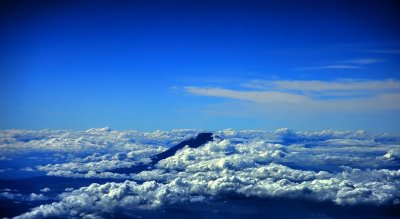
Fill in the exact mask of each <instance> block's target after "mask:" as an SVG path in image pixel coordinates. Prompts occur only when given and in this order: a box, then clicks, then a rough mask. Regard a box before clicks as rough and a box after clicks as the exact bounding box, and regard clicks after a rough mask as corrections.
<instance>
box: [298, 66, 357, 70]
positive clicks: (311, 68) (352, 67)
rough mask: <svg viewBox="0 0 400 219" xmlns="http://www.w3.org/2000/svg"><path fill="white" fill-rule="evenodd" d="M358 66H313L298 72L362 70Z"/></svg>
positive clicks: (300, 68)
mask: <svg viewBox="0 0 400 219" xmlns="http://www.w3.org/2000/svg"><path fill="white" fill-rule="evenodd" d="M361 68H362V67H361V66H358V65H322V66H312V67H298V68H296V70H299V71H311V70H320V69H361Z"/></svg>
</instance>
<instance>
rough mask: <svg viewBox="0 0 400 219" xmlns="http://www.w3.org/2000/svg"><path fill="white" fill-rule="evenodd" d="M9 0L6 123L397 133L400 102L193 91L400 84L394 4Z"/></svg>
mask: <svg viewBox="0 0 400 219" xmlns="http://www.w3.org/2000/svg"><path fill="white" fill-rule="evenodd" d="M0 4H1V5H0V10H1V11H0V19H1V20H0V22H1V23H0V28H1V29H0V32H1V34H0V48H1V50H0V74H1V75H0V101H1V111H0V113H1V114H0V128H1V129H10V128H18V129H43V128H56V129H87V128H91V127H103V126H110V127H111V128H114V129H138V130H155V129H172V128H199V129H212V130H214V129H224V128H236V129H275V128H279V127H289V128H295V129H300V130H317V129H342V130H346V129H367V130H377V131H400V127H399V125H397V124H400V121H399V117H400V116H399V108H400V107H397V106H394V107H392V106H391V107H383V108H378V109H373V110H367V109H364V108H365V107H364V108H363V107H360V109H352V110H349V111H343V110H340V109H339V110H326V109H318V110H315V109H314V111H312V110H309V109H307V108H306V107H305V106H302V107H300V108H298V107H292V106H290V105H288V106H286V107H282V106H279V107H276V109H274V110H272V111H270V110H264V109H266V108H267V109H271V108H274V107H275V106H276V105H275V104H274V103H267V104H264V103H262V104H260V103H259V102H257V101H256V102H255V103H254V102H252V101H250V102H249V101H248V100H243V99H235V98H234V97H226V95H225V96H224V95H221V94H215V93H213V94H204V93H201V92H202V91H201V92H200V94H199V93H195V92H191V91H188V90H187V87H196V88H199V89H201V88H204V89H207V88H223V89H229V90H232V91H253V90H251V88H249V87H246V86H243V84H246V83H248V82H250V81H253V80H262V81H274V80H275V81H287V80H289V81H293V80H301V81H315V80H317V81H326V82H335V81H337V80H343V79H347V80H351V81H353V80H367V81H372V82H373V81H382V80H383V81H385V80H389V79H391V80H394V82H397V80H399V79H400V73H399V70H400V62H399V56H400V40H399V39H400V31H399V30H400V13H398V11H399V6H398V5H397V4H396V3H395V1H385V0H383V1H382V0H381V1H333V0H332V1H323V0H321V1H307V0H306V1H51V0H50V1H10V2H7V1H2V2H1V3H0ZM267 90H268V89H267ZM394 90H395V95H398V93H399V92H397V91H398V87H395V88H394ZM285 92H290V93H293V92H294V93H296V92H299V91H285ZM300 92H303V91H300ZM346 92H347V91H346ZM363 92H364V91H363ZM365 92H367V93H368V92H371V91H365ZM373 92H375V91H373ZM385 92H386V91H385ZM357 95H358V94H357ZM394 100H396V99H394ZM261 102H262V101H261ZM278 102H279V101H278ZM268 104H270V105H268ZM339 104H340V103H339ZM343 108H346V106H343ZM367 108H369V107H367ZM388 108H389V109H388ZM232 109H235V111H232Z"/></svg>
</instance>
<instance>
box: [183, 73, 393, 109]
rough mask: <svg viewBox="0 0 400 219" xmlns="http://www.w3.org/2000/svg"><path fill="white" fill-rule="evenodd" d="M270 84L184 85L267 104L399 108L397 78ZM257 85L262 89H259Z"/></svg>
mask: <svg viewBox="0 0 400 219" xmlns="http://www.w3.org/2000/svg"><path fill="white" fill-rule="evenodd" d="M264 82H265V84H270V85H271V86H270V87H268V86H264V87H262V86H260V85H259V84H258V85H257V86H251V83H254V81H253V82H250V83H249V84H250V86H247V87H253V88H255V87H257V89H258V90H243V89H242V90H240V89H226V88H212V87H185V91H186V92H187V93H190V94H194V95H199V96H208V97H220V98H227V99H236V100H242V101H247V102H253V103H257V104H260V105H262V106H264V105H268V106H270V107H278V106H283V105H282V104H284V105H285V106H286V107H287V106H288V104H289V105H291V106H297V107H301V108H304V109H320V110H323V109H325V110H328V109H334V110H352V111H354V110H355V111H365V110H367V111H368V110H388V109H395V110H398V109H400V81H397V80H391V79H388V80H375V81H373V80H371V81H357V80H349V81H340V80H338V81H331V82H324V81H270V82H268V81H264ZM260 88H263V89H261V90H260Z"/></svg>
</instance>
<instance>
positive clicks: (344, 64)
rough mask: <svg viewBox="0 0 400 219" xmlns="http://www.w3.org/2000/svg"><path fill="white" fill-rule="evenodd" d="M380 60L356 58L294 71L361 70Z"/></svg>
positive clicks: (299, 68)
mask: <svg viewBox="0 0 400 219" xmlns="http://www.w3.org/2000/svg"><path fill="white" fill-rule="evenodd" d="M382 61H383V60H381V59H375V58H356V59H348V60H341V61H336V62H333V64H328V65H319V66H306V67H298V68H295V70H298V71H311V70H322V69H362V68H365V66H366V65H370V64H375V63H379V62H382Z"/></svg>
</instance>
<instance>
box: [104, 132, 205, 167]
mask: <svg viewBox="0 0 400 219" xmlns="http://www.w3.org/2000/svg"><path fill="white" fill-rule="evenodd" d="M212 140H213V133H211V132H205V133H200V134H198V135H197V136H196V137H194V138H190V139H187V140H184V141H182V142H181V143H179V144H177V145H175V146H173V147H172V148H170V149H168V150H166V151H164V152H162V153H159V154H157V155H154V156H152V157H150V159H151V163H150V164H139V165H135V166H133V167H130V168H118V169H114V170H111V171H110V172H113V173H124V174H130V173H139V172H141V171H143V170H147V169H152V168H153V166H154V165H155V164H157V163H158V162H159V161H160V160H163V159H166V158H168V157H171V156H174V155H175V153H176V152H177V151H178V150H180V149H182V148H184V147H185V146H189V147H190V148H197V147H200V146H202V145H204V144H205V143H207V142H209V141H212Z"/></svg>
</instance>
